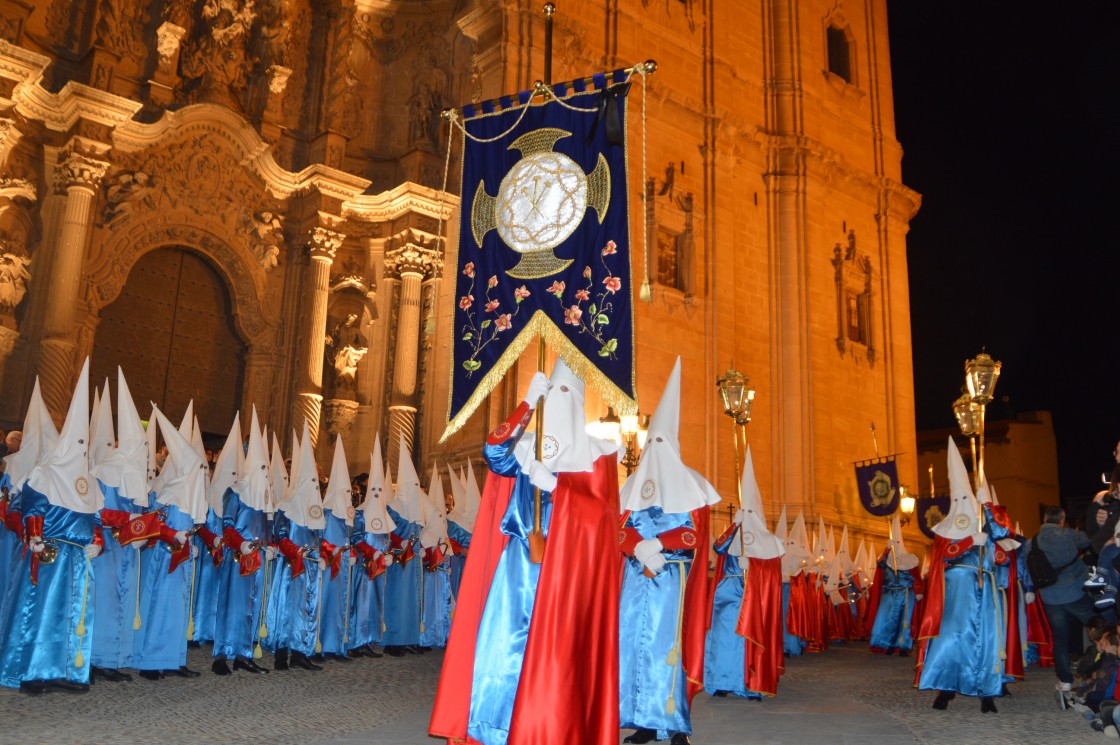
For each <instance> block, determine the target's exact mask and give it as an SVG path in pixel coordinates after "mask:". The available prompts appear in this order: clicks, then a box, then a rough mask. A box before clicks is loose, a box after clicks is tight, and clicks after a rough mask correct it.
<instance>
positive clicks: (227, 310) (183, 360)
mask: <svg viewBox="0 0 1120 745" xmlns="http://www.w3.org/2000/svg"><path fill="white" fill-rule="evenodd" d="M118 364H119V365H120V366H121V368H122V369H123V370H124V375H125V378H126V379H127V380H128V386H129V388H130V389H131V392H132V397H133V399H134V400H135V401H136V407H137V408H138V409H139V410H140V416H141V417H147V416H148V402H149V401H154V402H155V403H156V404H157V405H158V406H159V407H160V409H162V410H163V411H164V413H165V414H167V417H168V418H169V419H171V420H172V421H174V422H175V423H176V424H177V423H178V421H179V419H178V418H179V417H182V415H183V412H184V411H185V410H186V407H187V404H188V403H189V402H190V401H191V400H192V399H193V400H194V407H195V408H194V411H195V414H196V415H197V416H198V423H199V426H200V427H201V428H202V430H203V432H204V433H207V435H208V436H220V437H224V436H225V434H226V433H227V432H228V431H229V426H230V424H231V423H232V421H233V415H234V413H235V412H236V411H237V409H238V407H239V406H240V404H241V387H242V382H243V375H244V364H245V345H244V344H243V343H242V341H241V339H240V338H239V336H238V334H237V332H236V330H235V329H234V326H233V310H232V305H231V302H230V295H229V291H228V288H227V287H226V283H225V281H224V280H223V278H222V277H221V276H220V275H219V274H218V273H217V272H216V271H215V270H214V268H213V266H211V264H210V263H208V262H207V261H206V259H204V258H202V257H201V256H200V255H198V254H196V253H193V252H192V251H190V250H188V249H185V248H181V247H168V248H160V249H157V250H155V251H152V252H150V253H147V254H145V255H144V256H142V257H141V258H140V259H139V260H138V261H137V262H136V264H135V265H133V267H132V270H131V271H130V272H129V275H128V281H127V282H126V283H125V285H124V287H123V288H122V289H121V294H120V295H119V296H118V297H117V299H116V300H114V301H113V302H112V303H110V304H109V305H107V306H105V307H104V308H102V309H101V322H100V323H99V324H98V326H97V332H96V336H95V337H94V342H93V355H92V358H91V359H90V374H91V384H96V385H101V384H102V383H103V382H104V380H105V378H106V377H108V378H109V380H111V381H113V384H112V388H113V390H114V391H115V390H116V379H117V365H118Z"/></svg>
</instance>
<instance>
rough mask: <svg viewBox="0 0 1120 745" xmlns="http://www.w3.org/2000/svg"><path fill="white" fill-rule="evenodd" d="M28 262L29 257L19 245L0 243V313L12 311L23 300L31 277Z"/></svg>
mask: <svg viewBox="0 0 1120 745" xmlns="http://www.w3.org/2000/svg"><path fill="white" fill-rule="evenodd" d="M5 243H6V242H5ZM30 264H31V258H30V257H29V256H27V254H26V252H25V251H24V250H22V248H21V247H17V246H10V247H9V246H7V245H0V313H7V314H11V313H13V312H14V311H15V309H16V306H17V305H19V303H20V301H21V300H23V296H24V295H25V294H26V293H27V281H28V280H29V279H31V272H29V271H27V267H28V266H30Z"/></svg>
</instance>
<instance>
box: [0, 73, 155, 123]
mask: <svg viewBox="0 0 1120 745" xmlns="http://www.w3.org/2000/svg"><path fill="white" fill-rule="evenodd" d="M36 82H38V81H36ZM12 100H13V101H14V102H15V105H16V111H18V112H19V113H20V114H21V115H22V116H24V117H26V118H27V119H31V120H35V121H40V122H42V123H43V126H45V127H46V128H47V129H50V130H54V131H56V132H66V131H69V130H70V128H71V127H73V126H74V124H75V123H77V121H78V120H79V119H88V120H90V121H92V122H97V123H98V124H104V125H106V126H109V127H115V126H117V125H118V124H120V123H121V122H124V121H127V120H129V119H131V118H132V117H133V116H135V114H136V112H137V111H139V110H140V109H141V107H142V106H143V104H142V103H140V102H139V101H130V100H129V99H127V98H121V97H120V96H116V95H113V94H112V93H108V92H106V91H103V90H99V89H97V88H91V87H90V86H88V85H83V84H81V83H76V82H74V81H73V80H71V81H70V82H68V83H67V84H66V85H64V86H63V87H62V90H60V91H59V92H58V93H51V92H50V91H48V90H46V89H45V88H43V87H42V86H40V85H26V84H25V85H20V86H18V87H17V88H16V90H15V91H14V92H13V93H12Z"/></svg>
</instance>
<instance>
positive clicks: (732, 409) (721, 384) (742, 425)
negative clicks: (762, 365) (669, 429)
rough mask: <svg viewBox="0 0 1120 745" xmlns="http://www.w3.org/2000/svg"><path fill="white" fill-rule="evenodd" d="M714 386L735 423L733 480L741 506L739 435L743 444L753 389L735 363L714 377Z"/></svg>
mask: <svg viewBox="0 0 1120 745" xmlns="http://www.w3.org/2000/svg"><path fill="white" fill-rule="evenodd" d="M716 388H717V389H718V390H719V396H720V398H721V399H722V400H723V413H724V414H726V415H727V416H729V417H731V421H733V422H734V423H735V429H734V436H735V481H736V485H737V487H736V488H737V489H738V493H739V506H740V507H742V506H743V474H742V461H741V456H740V454H739V436H740V433H741V434H742V437H743V445H744V447H745V446H746V441H747V422H749V421H750V420H751V407H752V406H753V405H754V389H753V388H751V381H750V378H748V377H747V376H746V375H744V374H743V373H741V372H739V371H738V370H736V369H735V363H734V362H732V363H731V367H729V368H727V371H726V372H724V373H723V375H720V376H719V377H718V378H716Z"/></svg>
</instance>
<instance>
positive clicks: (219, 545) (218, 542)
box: [214, 537, 222, 548]
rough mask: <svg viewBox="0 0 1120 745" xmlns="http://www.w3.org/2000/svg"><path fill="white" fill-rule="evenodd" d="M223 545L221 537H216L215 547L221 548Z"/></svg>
mask: <svg viewBox="0 0 1120 745" xmlns="http://www.w3.org/2000/svg"><path fill="white" fill-rule="evenodd" d="M221 547H222V539H221V538H220V537H219V538H215V539H214V548H221Z"/></svg>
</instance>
